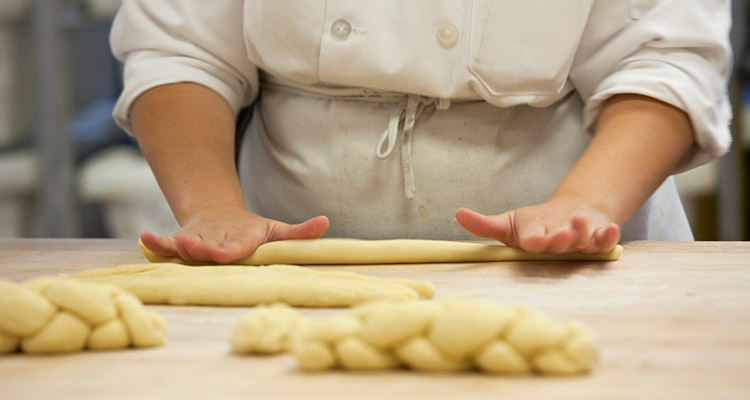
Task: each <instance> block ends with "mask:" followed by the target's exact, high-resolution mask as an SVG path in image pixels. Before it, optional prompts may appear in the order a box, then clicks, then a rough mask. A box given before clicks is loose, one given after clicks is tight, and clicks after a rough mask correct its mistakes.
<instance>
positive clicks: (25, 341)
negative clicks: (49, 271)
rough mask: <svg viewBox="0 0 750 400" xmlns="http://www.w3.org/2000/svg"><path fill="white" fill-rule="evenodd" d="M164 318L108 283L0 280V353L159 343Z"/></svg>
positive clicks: (105, 347) (50, 351)
mask: <svg viewBox="0 0 750 400" xmlns="http://www.w3.org/2000/svg"><path fill="white" fill-rule="evenodd" d="M164 336H165V332H164V320H163V319H162V317H161V315H159V314H157V313H155V312H153V311H148V310H146V309H145V308H144V307H143V304H142V303H141V302H140V300H138V299H137V298H136V297H135V296H133V295H131V294H130V293H127V292H126V291H124V290H122V289H120V288H118V287H115V286H111V285H103V284H96V283H89V282H81V281H76V280H73V279H56V278H45V279H39V280H34V281H30V282H26V283H24V284H17V283H12V282H8V281H2V280H0V354H4V353H11V352H14V351H16V350H18V349H19V348H20V349H21V350H22V351H23V352H26V353H57V352H71V351H79V350H83V349H92V350H104V349H118V348H125V347H131V346H132V347H149V346H157V345H160V344H163V343H164Z"/></svg>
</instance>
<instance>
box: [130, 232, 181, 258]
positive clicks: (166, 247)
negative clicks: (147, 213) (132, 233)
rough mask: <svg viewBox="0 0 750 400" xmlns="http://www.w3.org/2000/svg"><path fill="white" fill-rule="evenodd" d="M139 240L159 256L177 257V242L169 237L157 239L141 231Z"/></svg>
mask: <svg viewBox="0 0 750 400" xmlns="http://www.w3.org/2000/svg"><path fill="white" fill-rule="evenodd" d="M140 238H141V242H143V245H144V246H146V247H147V248H148V249H149V250H151V251H153V252H154V253H156V254H158V255H160V256H163V257H174V256H177V255H179V254H178V251H177V240H175V238H173V237H171V236H165V237H159V236H156V235H154V234H153V233H151V232H149V231H143V232H141V237H140Z"/></svg>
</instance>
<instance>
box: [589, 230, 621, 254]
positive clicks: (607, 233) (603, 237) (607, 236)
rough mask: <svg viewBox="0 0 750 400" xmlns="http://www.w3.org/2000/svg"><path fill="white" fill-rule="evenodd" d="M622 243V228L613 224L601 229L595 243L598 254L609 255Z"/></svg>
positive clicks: (595, 237) (597, 232)
mask: <svg viewBox="0 0 750 400" xmlns="http://www.w3.org/2000/svg"><path fill="white" fill-rule="evenodd" d="M619 241H620V227H619V226H618V225H617V224H615V223H611V224H609V225H607V226H606V227H605V228H602V229H599V230H597V231H596V234H595V235H594V242H595V243H596V248H597V249H596V252H597V253H608V252H609V251H611V250H612V249H614V248H615V246H616V245H617V242H619Z"/></svg>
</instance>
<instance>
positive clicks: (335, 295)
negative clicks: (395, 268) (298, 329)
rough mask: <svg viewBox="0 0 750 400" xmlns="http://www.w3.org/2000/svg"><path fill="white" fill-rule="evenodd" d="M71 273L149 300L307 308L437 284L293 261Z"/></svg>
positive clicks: (414, 293) (427, 294) (410, 292)
mask: <svg viewBox="0 0 750 400" xmlns="http://www.w3.org/2000/svg"><path fill="white" fill-rule="evenodd" d="M68 277H71V278H75V279H81V280H87V281H92V282H103V283H109V284H113V285H117V286H120V287H122V288H123V289H125V290H127V291H128V292H130V293H132V294H134V295H135V296H137V297H138V298H139V299H141V301H143V302H144V303H147V304H191V305H215V306H254V305H258V304H272V303H276V302H283V303H287V304H290V305H294V306H304V307H348V306H351V305H354V304H360V303H364V302H367V301H372V300H394V301H406V300H417V299H420V298H431V297H432V296H433V293H434V287H433V285H432V283H430V282H427V281H410V280H401V279H381V278H375V277H370V276H365V275H361V274H355V273H348V272H333V271H317V270H314V269H311V268H302V267H296V266H292V265H268V266H262V267H255V268H247V267H243V266H210V267H200V266H194V267H188V266H184V265H179V264H168V263H157V264H133V265H120V266H117V267H112V268H101V269H94V270H89V271H84V272H81V273H77V274H72V275H68Z"/></svg>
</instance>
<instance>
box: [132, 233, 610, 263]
mask: <svg viewBox="0 0 750 400" xmlns="http://www.w3.org/2000/svg"><path fill="white" fill-rule="evenodd" d="M138 243H139V246H140V248H141V251H142V252H143V255H144V256H145V257H146V259H148V260H149V261H150V262H154V263H162V262H170V263H179V264H189V263H188V262H186V261H185V260H183V259H181V258H179V257H162V256H159V255H157V254H155V253H154V252H152V251H151V250H149V249H148V248H147V247H146V246H144V245H143V242H140V241H139V242H138ZM621 253H622V246H620V245H617V246H616V247H615V248H614V249H613V250H612V251H610V252H609V253H606V254H582V253H572V254H547V253H542V254H534V253H527V252H525V251H523V250H519V249H516V248H513V247H508V246H503V245H501V244H496V243H470V242H458V241H448V240H422V239H394V240H359V239H336V238H326V239H304V240H281V241H276V242H269V243H266V244H263V245H261V246H260V247H258V249H257V250H255V252H254V253H253V254H251V255H250V256H248V257H245V258H243V259H241V260H237V261H236V262H234V264H237V265H272V264H294V265H338V264H418V263H453V262H484V261H615V260H617V259H618V258H619V257H620V254H621Z"/></svg>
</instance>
